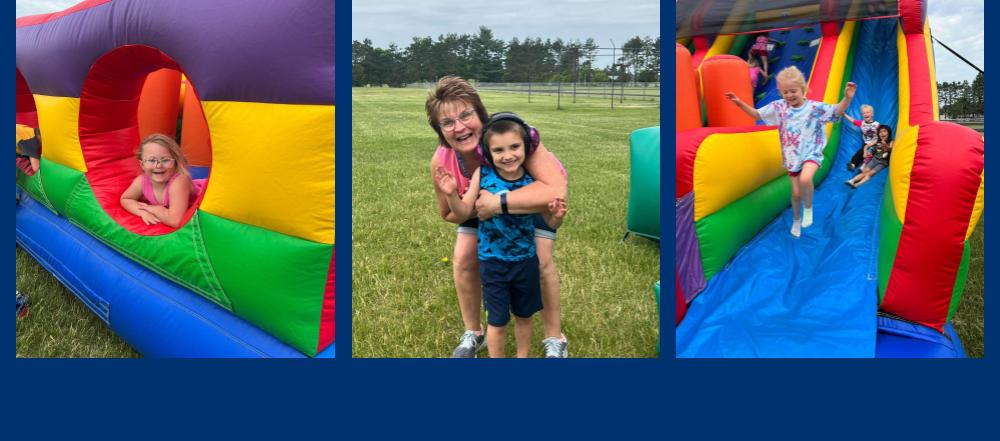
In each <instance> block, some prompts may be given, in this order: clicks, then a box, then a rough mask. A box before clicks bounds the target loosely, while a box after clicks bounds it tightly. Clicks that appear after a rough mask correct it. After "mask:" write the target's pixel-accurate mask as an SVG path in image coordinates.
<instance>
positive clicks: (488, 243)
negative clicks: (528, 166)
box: [479, 167, 535, 262]
mask: <svg viewBox="0 0 1000 441" xmlns="http://www.w3.org/2000/svg"><path fill="white" fill-rule="evenodd" d="M479 174H480V175H479V187H480V188H481V189H483V190H486V191H488V192H490V193H493V194H495V195H497V196H499V195H501V194H503V193H507V192H511V191H514V190H517V189H518V188H521V187H524V186H526V185H528V184H530V183H532V182H534V181H535V180H534V179H532V178H531V175H529V174H528V173H525V174H524V176H521V178H520V179H518V180H516V181H508V180H506V179H504V178H502V177H500V175H499V174H497V172H496V170H494V169H491V168H489V167H480V169H479ZM534 218H535V214H499V215H496V216H493V217H491V218H489V219H487V220H485V221H480V222H479V260H503V261H507V262H516V261H521V260H525V259H529V258H531V257H532V256H534V255H535V221H534Z"/></svg>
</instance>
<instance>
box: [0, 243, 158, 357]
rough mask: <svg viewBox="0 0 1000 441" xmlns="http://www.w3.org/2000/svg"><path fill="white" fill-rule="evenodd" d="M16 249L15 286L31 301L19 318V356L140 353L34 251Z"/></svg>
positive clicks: (128, 354)
mask: <svg viewBox="0 0 1000 441" xmlns="http://www.w3.org/2000/svg"><path fill="white" fill-rule="evenodd" d="M16 253H17V254H16V257H15V259H16V260H15V273H16V287H17V289H18V290H20V291H21V292H23V293H25V294H27V295H28V299H29V302H30V303H29V306H28V311H29V313H28V315H27V316H25V317H19V318H18V319H17V336H16V348H17V349H16V354H17V357H29V358H53V357H85V358H108V357H139V354H138V353H136V352H135V351H133V350H132V348H130V347H129V346H128V344H126V343H125V342H124V341H123V340H122V339H121V338H120V337H118V336H117V335H115V334H114V333H113V332H111V330H110V329H109V328H108V327H107V325H105V324H104V322H103V321H101V319H99V318H98V317H97V316H96V315H94V313H93V312H91V311H90V309H87V307H86V306H84V304H83V303H82V302H80V300H79V299H77V298H76V296H74V295H73V293H71V292H69V290H67V289H66V288H65V287H64V286H62V284H60V283H59V281H58V280H56V278H55V277H53V276H52V274H50V273H49V272H48V271H46V270H45V269H44V268H42V266H41V265H39V264H38V262H36V261H35V260H34V259H33V258H32V257H31V255H29V254H28V253H27V252H25V251H24V250H22V249H21V247H17V251H16Z"/></svg>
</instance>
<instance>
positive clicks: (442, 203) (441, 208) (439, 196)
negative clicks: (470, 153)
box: [431, 160, 468, 224]
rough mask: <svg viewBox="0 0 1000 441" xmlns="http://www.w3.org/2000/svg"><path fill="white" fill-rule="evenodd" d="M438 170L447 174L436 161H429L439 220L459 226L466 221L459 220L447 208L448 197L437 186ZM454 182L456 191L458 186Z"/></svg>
mask: <svg viewBox="0 0 1000 441" xmlns="http://www.w3.org/2000/svg"><path fill="white" fill-rule="evenodd" d="M438 169H441V170H444V172H445V173H448V171H447V170H446V169H445V168H444V167H442V166H441V165H439V164H438V163H437V162H436V161H434V160H431V181H433V182H434V200H436V201H437V204H438V213H439V214H440V215H441V219H444V220H445V221H447V222H451V223H453V224H460V223H462V222H465V221H466V220H468V219H459V218H458V216H457V215H455V213H453V212H452V211H451V208H450V207H448V195H447V193H446V192H444V191H442V190H441V188H440V187H439V186H438V181H437V173H438ZM455 182H456V185H455V188H456V191H457V189H458V184H457V181H455Z"/></svg>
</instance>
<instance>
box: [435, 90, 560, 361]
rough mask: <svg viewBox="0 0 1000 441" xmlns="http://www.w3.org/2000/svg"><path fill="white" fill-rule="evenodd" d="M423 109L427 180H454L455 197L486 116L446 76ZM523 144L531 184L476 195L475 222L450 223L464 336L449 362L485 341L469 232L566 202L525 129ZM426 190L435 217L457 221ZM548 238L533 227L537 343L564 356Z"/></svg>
mask: <svg viewBox="0 0 1000 441" xmlns="http://www.w3.org/2000/svg"><path fill="white" fill-rule="evenodd" d="M425 108H426V111H427V120H428V123H430V126H431V128H433V129H434V131H435V132H437V134H438V147H437V151H436V152H435V154H434V157H433V158H432V159H431V179H432V181H433V180H434V175H435V173H438V172H439V170H440V171H443V172H446V173H448V174H451V175H452V176H454V177H455V179H456V181H457V182H458V192H459V194H464V193H465V191H466V190H467V189H468V188H469V179H470V178H471V177H472V173H473V172H474V171H475V170H476V169H477V168H479V167H480V165H482V156H481V152H479V151H478V149H477V148H478V146H479V142H480V137H481V136H482V129H483V125H484V124H485V122H486V121H487V120H489V113H487V112H486V107H485V106H484V105H483V103H482V100H481V99H480V97H479V93H478V92H477V91H476V90H475V88H473V87H472V85H471V84H469V83H468V82H466V81H465V80H463V79H461V78H458V77H454V76H447V77H444V78H441V79H440V80H439V81H438V83H437V87H435V88H434V90H432V91H431V93H430V94H429V96H428V97H427V102H426V105H425ZM531 138H532V144H533V145H532V146H528V147H529V148H534V149H535V150H533V153H532V154H531V155H530V156H529V157H528V159H527V160H526V161H525V164H524V167H525V169H526V170H527V171H528V173H529V174H530V175H531V176H532V177H533V178H534V179H535V182H534V183H532V184H531V185H528V186H527V187H524V188H521V189H518V190H516V191H513V192H510V193H508V194H506V195H503V196H498V195H494V194H491V193H489V192H485V191H483V192H480V195H479V199H478V200H477V202H476V210H477V213H478V219H477V218H472V219H470V220H468V221H466V222H463V223H461V224H459V225H458V228H457V233H458V234H457V235H456V239H455V253H454V257H453V260H452V264H453V273H454V277H455V290H456V291H457V293H458V305H459V310H460V311H461V313H462V321H463V322H464V325H465V332H464V333H463V334H462V336H461V338H460V339H459V344H458V346H457V347H456V348H455V350H454V352H453V353H452V357H455V358H473V357H475V356H476V353H477V352H478V351H479V350H481V349H483V348H484V347H485V343H486V339H485V335H484V332H483V328H482V317H481V309H482V304H483V300H482V296H483V292H482V285H481V282H480V279H479V261H478V258H477V236H476V234H477V227H478V225H479V223H478V221H479V219H489V218H490V217H492V216H494V215H497V214H500V213H513V214H523V213H538V212H541V211H545V210H547V209H548V204H549V202H551V201H552V200H554V199H556V198H565V196H566V177H565V170H563V169H562V165H561V164H560V163H559V161H558V160H557V159H556V158H555V156H554V155H552V154H551V153H550V152H549V151H548V150H547V149H546V148H545V147H544V146H543V145H542V144H541V142H540V140H539V137H538V132H537V131H536V130H534V129H533V128H532V129H531ZM434 192H435V196H436V199H437V204H438V209H439V211H440V214H441V217H442V218H443V219H444V220H446V221H449V222H453V223H458V222H457V217H456V216H455V215H454V214H453V213H452V212H451V210H450V209H449V207H448V200H447V195H446V194H445V193H444V192H443V191H442V190H441V189H440V188H438V187H437V186H436V185H435V186H434ZM555 236H556V234H555V231H554V230H552V229H550V228H547V226H545V224H544V222H536V238H535V243H536V248H537V253H538V260H539V269H540V273H541V285H542V303H543V304H544V309H543V310H542V314H541V315H542V323H543V329H544V333H545V337H546V338H545V339H544V340H542V345H543V348H544V352H545V356H546V357H547V358H566V357H567V356H568V351H567V349H566V348H567V342H566V337H565V336H564V335H562V331H561V329H560V326H561V324H560V317H559V314H560V310H559V275H558V273H557V271H556V266H555V262H554V261H553V260H552V251H553V248H554V245H555Z"/></svg>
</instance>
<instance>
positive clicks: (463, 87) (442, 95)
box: [424, 75, 490, 147]
mask: <svg viewBox="0 0 1000 441" xmlns="http://www.w3.org/2000/svg"><path fill="white" fill-rule="evenodd" d="M449 101H463V102H465V103H468V104H470V105H471V106H472V108H473V109H476V114H477V115H478V116H479V122H480V124H485V123H486V121H487V120H489V119H490V114H489V113H487V112H486V106H484V105H483V101H482V100H481V99H480V98H479V92H477V91H476V88H474V87H472V85H471V84H469V82H468V81H465V80H463V79H461V78H459V77H456V76H454V75H448V76H446V77H441V79H440V80H438V82H437V86H436V87H435V88H434V89H432V90H431V91H430V93H428V94H427V103H425V104H424V107H425V108H426V110H427V122H428V123H429V124H430V125H431V128H433V129H434V131H435V132H437V134H438V142H440V143H441V145H445V146H448V147H451V146H450V145H448V142H447V141H445V139H444V133H442V132H441V123H440V122H438V118H439V117H440V115H439V112H440V111H441V106H442V105H443V104H444V103H446V102H449Z"/></svg>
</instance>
